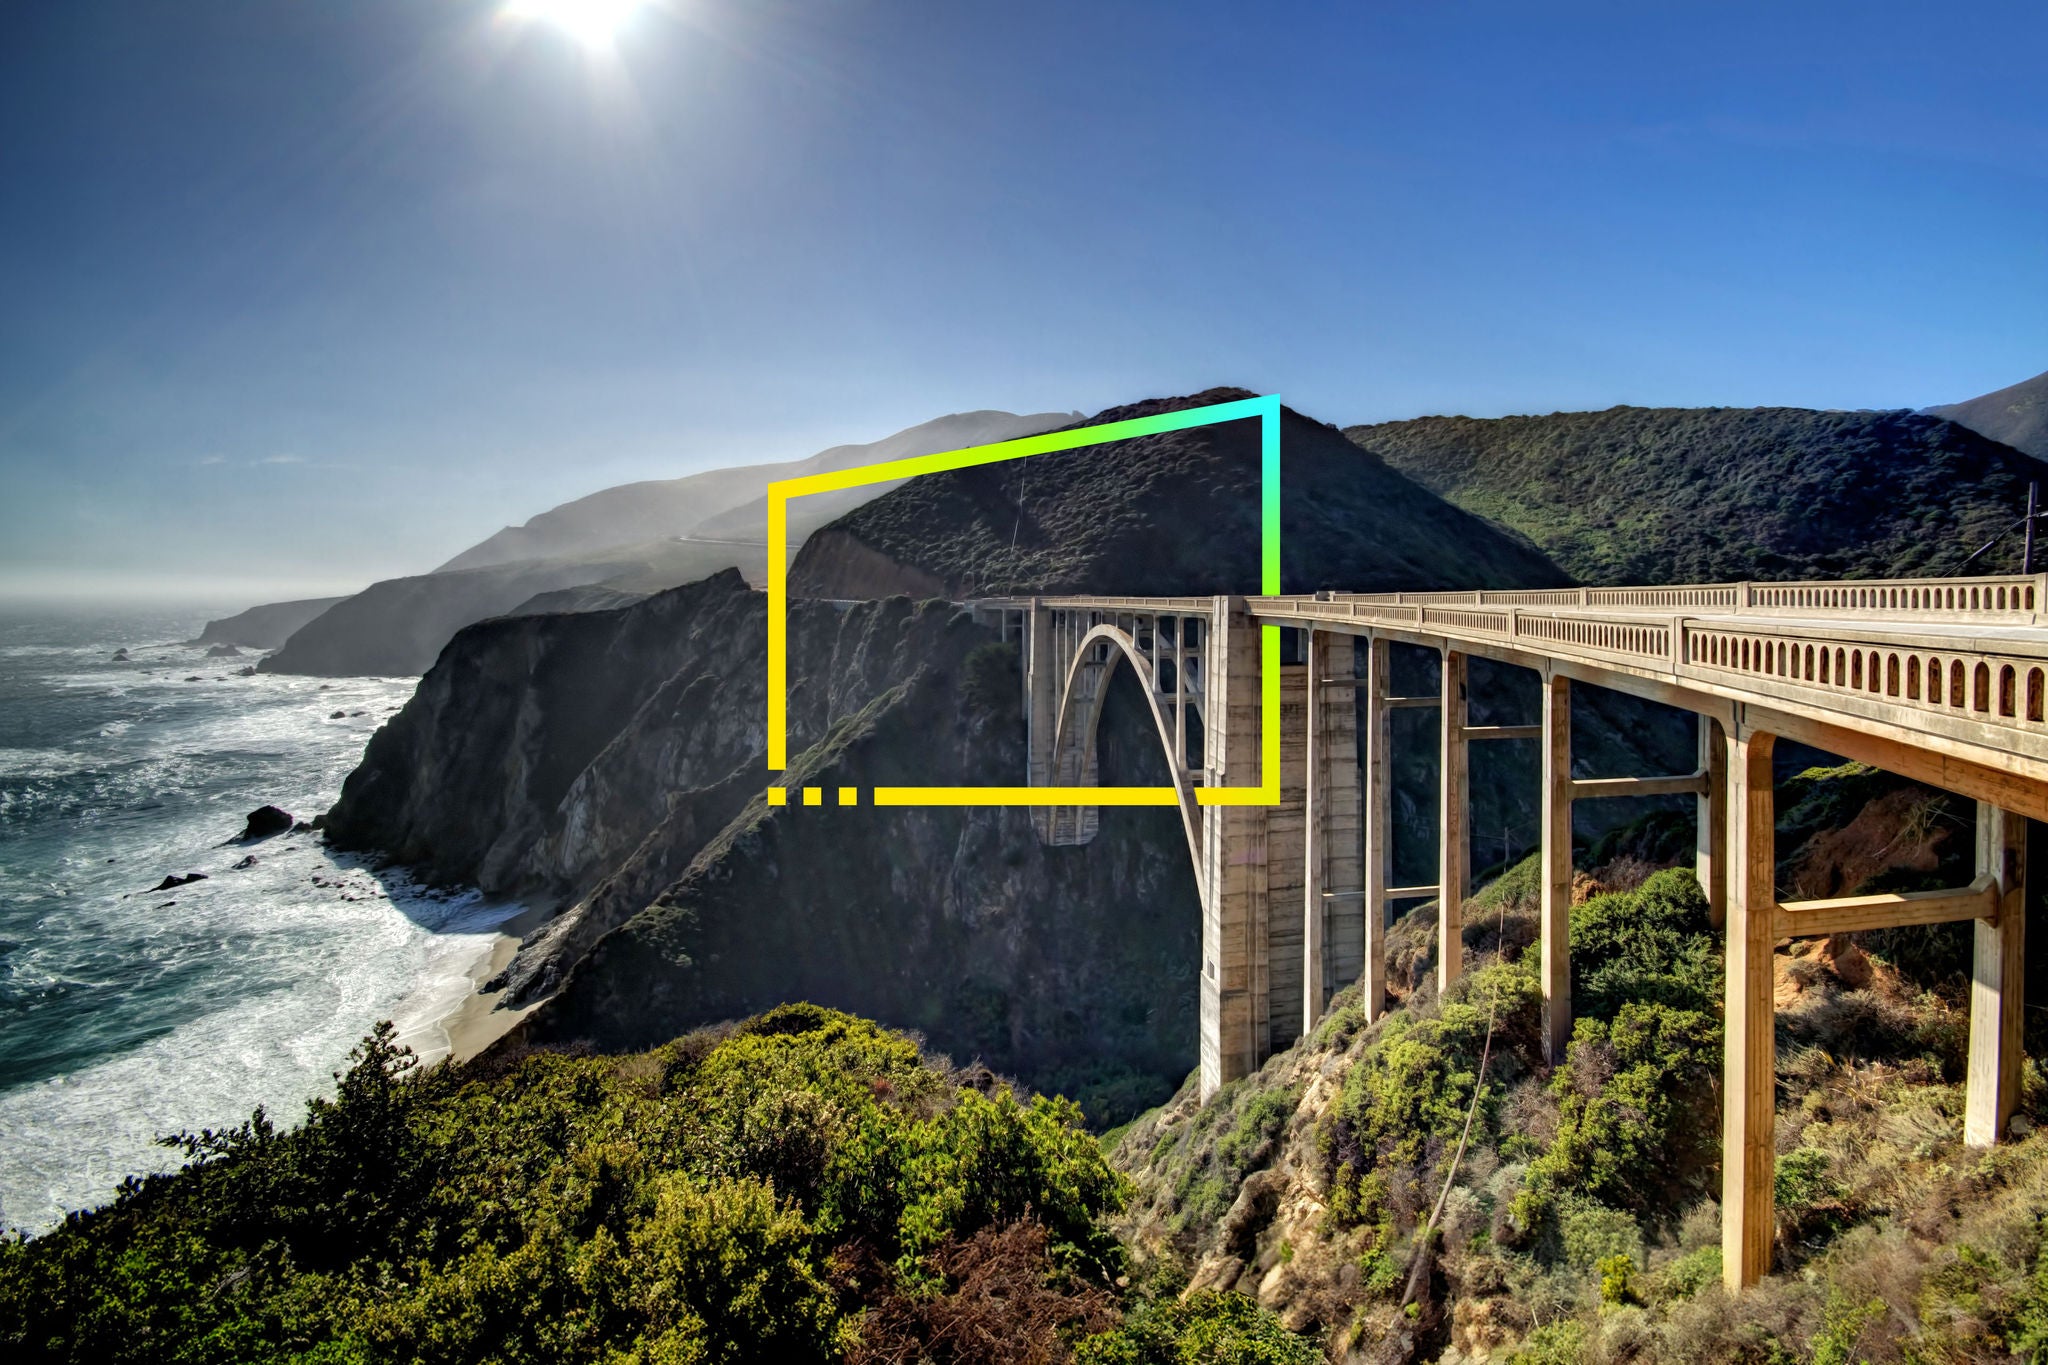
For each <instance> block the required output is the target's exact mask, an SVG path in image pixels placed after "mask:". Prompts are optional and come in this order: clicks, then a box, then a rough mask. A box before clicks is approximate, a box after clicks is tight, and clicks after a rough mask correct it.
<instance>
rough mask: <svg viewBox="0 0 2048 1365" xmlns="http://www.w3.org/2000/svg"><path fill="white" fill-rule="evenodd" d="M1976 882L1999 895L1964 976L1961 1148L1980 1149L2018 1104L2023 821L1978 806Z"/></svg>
mask: <svg viewBox="0 0 2048 1365" xmlns="http://www.w3.org/2000/svg"><path fill="white" fill-rule="evenodd" d="M1977 877H1978V880H1979V881H1981V882H1986V883H1988V884H1989V885H1990V886H1991V887H1992V888H1994V890H1995V892H1996V895H1997V906H1998V910H1997V915H1996V917H1995V918H1992V919H1980V920H1978V921H1976V925H1975V932H1976V942H1975V950H1974V953H1973V957H1974V961H1973V963H1972V970H1971V973H1970V1067H1969V1078H1968V1081H1967V1083H1966V1085H1965V1087H1964V1094H1963V1141H1964V1142H1965V1143H1966V1144H1968V1145H1969V1146H1972V1147H1985V1146H1989V1145H1991V1144H1992V1143H1995V1142H1998V1141H2000V1140H2002V1139H2003V1138H2004V1137H2005V1125H2006V1124H2007V1122H2009V1121H2010V1120H2011V1118H2012V1111H2013V1109H2014V1107H2015V1106H2017V1105H2018V1103H2019V1096H2020V1065H2021V1063H2022V1062H2023V1061H2024V1060H2025V1055H2026V1054H2025V1049H2024V1047H2023V1045H2022V1042H2021V1024H2022V1022H2023V1015H2024V991H2023V987H2024V985H2025V981H2026V961H2027V958H2026V952H2027V820H2026V817H2025V816H2023V815H2014V814H2012V813H2011V812H2010V811H2005V810H2000V809H1999V808H1998V807H1997V806H1994V805H1992V804H1991V803H1990V802H1988V801H1979V802H1978V803H1977Z"/></svg>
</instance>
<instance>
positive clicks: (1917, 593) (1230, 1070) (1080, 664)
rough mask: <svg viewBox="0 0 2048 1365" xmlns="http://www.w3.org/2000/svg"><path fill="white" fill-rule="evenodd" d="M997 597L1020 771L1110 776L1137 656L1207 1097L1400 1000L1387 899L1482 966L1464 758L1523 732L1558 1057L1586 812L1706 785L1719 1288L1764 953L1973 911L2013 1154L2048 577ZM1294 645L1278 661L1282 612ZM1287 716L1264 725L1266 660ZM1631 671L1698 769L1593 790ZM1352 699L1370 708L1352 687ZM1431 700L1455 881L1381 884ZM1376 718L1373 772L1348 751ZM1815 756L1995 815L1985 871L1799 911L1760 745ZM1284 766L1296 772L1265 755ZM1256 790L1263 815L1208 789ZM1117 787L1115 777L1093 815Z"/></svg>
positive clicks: (1978, 988)
mask: <svg viewBox="0 0 2048 1365" xmlns="http://www.w3.org/2000/svg"><path fill="white" fill-rule="evenodd" d="M971 605H972V606H973V607H974V609H975V610H976V612H977V614H979V615H982V616H983V617H984V618H985V619H990V620H992V621H994V622H997V623H1000V624H1001V626H1002V627H1003V629H1004V631H1005V634H1006V635H1008V634H1009V633H1010V632H1011V631H1013V630H1014V632H1015V637H1016V638H1017V639H1018V640H1019V641H1020V644H1021V646H1022V648H1023V650H1024V654H1025V668H1024V691H1025V714H1026V717H1027V723H1028V728H1029V731H1030V741H1029V750H1030V756H1031V757H1030V782H1031V784H1032V785H1033V786H1040V787H1065V788H1075V787H1090V786H1094V785H1096V781H1097V771H1096V754H1095V749H1096V729H1097V723H1098V721H1099V719H1100V715H1101V705H1102V701H1103V699H1104V697H1105V696H1106V695H1107V691H1108V682H1109V679H1110V678H1111V677H1112V676H1113V673H1114V671H1115V670H1116V669H1117V668H1118V667H1119V666H1123V665H1126V664H1127V665H1128V666H1129V667H1131V668H1132V669H1133V670H1134V672H1135V673H1136V675H1137V677H1138V681H1139V683H1140V685H1141V687H1142V689H1143V692H1144V695H1145V697H1146V699H1147V702H1148V705H1149V708H1150V713H1151V716H1152V719H1153V721H1154V724H1155V728H1156V729H1157V731H1158V734H1159V737H1160V741H1161V743H1162V745H1163V746H1164V748H1165V750H1166V753H1167V756H1168V759H1169V766H1170V768H1171V771H1172V773H1173V777H1174V793H1173V796H1174V799H1175V800H1176V801H1177V803H1178V805H1179V809H1180V815H1181V821H1182V826H1183V830H1184V832H1185V834H1186V837H1187V841H1188V846H1189V852H1190V855H1191V857H1192V858H1193V859H1194V862H1195V867H1196V872H1197V882H1198V885H1199V886H1200V888H1201V895H1202V967H1201V1002H1202V1008H1201V1034H1202V1036H1201V1085H1202V1091H1203V1094H1204V1096H1205V1097H1206V1096H1207V1095H1209V1094H1212V1093H1214V1091H1215V1090H1216V1089H1217V1088H1218V1087H1220V1086H1221V1085H1222V1084H1224V1083H1225V1082H1227V1081H1229V1080H1232V1079H1235V1078H1236V1077H1239V1076H1243V1075H1246V1074H1248V1073H1249V1072H1250V1071H1251V1070H1253V1069H1255V1068H1256V1067H1257V1066H1258V1064H1259V1063H1260V1062H1261V1061H1262V1060H1263V1059H1264V1058H1265V1057H1266V1056H1268V1055H1270V1054H1271V1053H1272V1052H1273V1051H1275V1050H1277V1049H1279V1048H1282V1047H1285V1046H1286V1045H1287V1044H1288V1043H1289V1042H1291V1041H1292V1040H1293V1039H1294V1038H1296V1037H1298V1036H1300V1035H1301V1034H1302V1033H1303V1032H1305V1031H1307V1030H1308V1029H1311V1028H1313V1027H1314V1025H1315V1023H1316V1021H1317V1019H1318V1018H1319V1017H1320V1015H1321V1013H1322V1011H1323V1008H1324V1006H1325V1005H1326V1003H1327V1002H1328V1000H1329V998H1330V997H1331V996H1332V995H1333V994H1334V993H1335V992H1336V991H1337V990H1339V989H1342V988H1344V987H1346V986H1348V985H1350V984H1352V983H1353V982H1355V981H1356V982H1362V991H1361V993H1362V997H1363V1003H1364V1007H1365V1009H1366V1012H1367V1014H1368V1016H1370V1017H1374V1018H1376V1017H1378V1016H1379V1015H1380V1014H1381V1013H1383V1012H1384V1010H1385V1007H1386V981H1385V942H1384V936H1385V927H1386V925H1387V923H1388V910H1389V907H1390V906H1391V905H1392V904H1393V903H1395V902H1397V901H1401V900H1409V901H1413V900H1418V899H1432V900H1434V901H1435V902H1436V906H1437V934H1438V946H1437V953H1436V969H1437V983H1436V984H1437V988H1438V989H1439V990H1441V989H1443V988H1445V987H1448V986H1449V985H1450V983H1451V982H1452V981H1453V980H1454V979H1455V978H1456V977H1457V975H1458V974H1459V971H1460V969H1461V965H1462V951H1461V945H1462V939H1463V919H1462V904H1463V900H1464V898H1465V896H1466V895H1467V894H1468V892H1469V890H1470V887H1469V882H1470V873H1471V869H1470V865H1469V864H1470V837H1469V832H1468V826H1467V820H1468V814H1469V780H1468V779H1469V763H1468V755H1469V748H1470V745H1471V744H1473V743H1475V742H1485V741H1493V740H1525V741H1531V742H1535V743H1537V744H1538V745H1539V746H1540V753H1541V765H1540V766H1541V773H1542V776H1541V779H1540V780H1541V787H1542V790H1541V807H1542V819H1541V826H1542V838H1541V846H1542V847H1541V854H1542V868H1543V875H1542V877H1541V926H1542V932H1541V942H1540V949H1539V951H1540V954H1541V963H1540V976H1541V981H1542V986H1543V1000H1544V1042H1545V1050H1546V1053H1547V1055H1549V1056H1550V1057H1551V1058H1552V1059H1553V1060H1557V1059H1560V1058H1561V1057H1562V1056H1563V1052H1564V1048H1565V1045H1566V1042H1567V1040H1568V1039H1569V1037H1570V1033H1571V995H1570V991H1571V971H1570V943H1569V926H1570V904H1571V871H1572V867H1571V828H1572V816H1571V810H1572V805H1573V803H1574V802H1576V801H1581V800H1592V799H1600V798H1606V797H1615V796H1652V795H1672V794H1690V795H1692V796H1694V797H1695V798H1696V801H1697V803H1698V813H1699V819H1698V830H1699V833H1698V840H1697V855H1696V858H1697V870H1698V872H1699V876H1700V880H1701V884H1702V886H1703V887H1704V889H1705V890H1706V893H1707V898H1708V902H1709V905H1710V907H1711V912H1712V915H1713V918H1714V922H1715V924H1716V925H1717V926H1719V927H1721V928H1722V930H1723V932H1724V933H1725V939H1726V942H1725V946H1726V962H1727V981H1726V996H1725V1014H1724V1024H1725V1029H1726V1037H1725V1042H1726V1048H1725V1056H1726V1061H1725V1067H1726V1074H1725V1084H1724V1087H1723V1109H1724V1113H1723V1152H1724V1161H1723V1164H1722V1184H1723V1192H1722V1193H1723V1197H1722V1211H1723V1217H1722V1235H1723V1251H1724V1257H1723V1266H1724V1273H1725V1275H1726V1277H1727V1279H1728V1281H1729V1283H1730V1284H1731V1285H1743V1284H1748V1283H1752V1282H1754V1281H1755V1280H1756V1279H1757V1278H1758V1277H1759V1276H1761V1275H1762V1274H1764V1273H1766V1272H1767V1271H1768V1270H1769V1267H1770V1259H1771V1250H1772V1237H1773V1231H1774V1222H1773V1209H1772V1177H1773V1173H1774V1165H1775V1149H1774V1127H1773V1121H1774V1116H1775V1068H1776V1045H1775V1040H1774V1019H1773V1009H1774V1007H1773V1001H1772V977H1771V957H1772V950H1773V946H1774V944H1775V943H1776V942H1777V941H1779V940H1780V939H1784V938H1791V937H1799V936H1803V935H1821V934H1829V933H1841V932H1849V931H1853V930H1857V929H1872V928H1880V927H1885V926H1890V925H1898V924H1925V923H1939V922H1944V921H1955V920H1970V921H1973V922H1974V926H1975V927H1974V936H1975V952H1974V977H1973V982H1972V989H1971V1010H1970V1052H1969V1070H1968V1083H1967V1095H1966V1102H1965V1120H1964V1140H1965V1142H1967V1143H1970V1144H1972V1145H1986V1144H1990V1143H1995V1142H1997V1141H1998V1140H2000V1138H2001V1137H2002V1136H2003V1135H2004V1133H2005V1129H2006V1125H2007V1122H2008V1120H2009V1119H2010V1118H2011V1116H2012V1112H2013V1109H2014V1106H2015V1104H2016V1102H2017V1099H2018V1095H2019V1084H2020V1064H2021V1061H2022V1055H2021V1048H2020V1021H2021V1013H2022V1000H2021V992H2020V984H2021V974H2022V966H2023V963H2024V952H2025V928H2026V925H2025V915H2024V906H2025V897H2026V868H2025V850H2026V822H2027V821H2028V820H2029V819H2033V820H2048V720H2044V707H2048V575H2030V576H2009V577H1996V578H1973V579H1910V580H1885V581H1878V580H1850V581H1835V582H1810V583H1728V584H1698V585H1686V586H1675V587H1650V588H1569V589H1558V590H1549V591H1521V590H1516V591H1491V592H1488V591H1478V592H1458V593H1317V594H1315V595H1313V596H1283V597H1184V598H1137V597H1042V598H992V599H983V600H980V601H977V602H975V603H973V604H971ZM1266 627H1279V628H1281V629H1282V631H1284V632H1294V633H1295V634H1294V637H1293V639H1294V643H1296V644H1297V645H1298V646H1299V647H1298V648H1295V649H1291V650H1289V651H1287V653H1286V654H1285V655H1283V654H1282V653H1280V652H1279V651H1266V650H1262V648H1261V636H1262V635H1263V634H1265V631H1264V630H1263V628H1266ZM1396 645H1402V646H1411V647H1421V648H1424V649H1427V650H1430V651H1433V652H1434V653H1436V654H1437V655H1438V656H1439V658H1440V660H1441V665H1440V668H1439V677H1440V684H1439V687H1438V689H1437V691H1436V693H1435V694H1434V695H1429V696H1420V697H1418V696H1396V695H1393V694H1392V693H1391V692H1390V689H1389V677H1390V670H1389V663H1390V658H1391V650H1392V648H1393V647H1394V646H1396ZM1473 657H1481V658H1487V659H1492V660H1497V661H1499V662H1502V663H1505V664H1510V665H1518V666H1522V667H1526V668H1529V669H1531V670H1533V671H1534V672H1535V673H1536V674H1537V676H1538V677H1539V678H1540V680H1541V684H1542V686H1541V698H1542V700H1541V703H1540V708H1539V709H1540V715H1539V716H1537V717H1536V718H1535V719H1534V721H1533V722H1532V723H1530V724H1526V725H1506V726H1474V725H1471V724H1469V723H1468V716H1467V708H1466V679H1467V661H1468V660H1469V659H1470V658H1473ZM1282 659H1291V660H1292V662H1281V663H1280V664H1279V669H1278V671H1279V674H1280V678H1279V687H1278V694H1279V703H1280V704H1279V719H1280V727H1279V728H1280V734H1279V736H1278V743H1277V745H1273V744H1272V737H1270V736H1264V735H1262V731H1261V715H1262V708H1261V702H1262V700H1263V689H1264V686H1265V680H1264V678H1263V676H1262V675H1263V670H1264V668H1265V665H1266V662H1267V661H1269V660H1275V661H1277V660H1282ZM1574 684H1587V685H1593V686H1599V687H1607V688H1612V689H1614V690H1617V691H1621V692H1627V693H1631V694H1633V695H1636V696H1640V697H1646V698H1649V699H1650V700H1653V701H1657V702H1661V703H1665V704H1667V705H1670V706H1675V707H1679V708H1682V709H1684V710H1687V711H1691V712H1693V713H1694V714H1695V715H1697V716H1698V718H1699V762H1698V766H1697V768H1696V770H1695V771H1693V772H1690V773H1682V774H1672V775H1668V776H1652V777H1623V778H1590V779H1589V778H1582V777H1578V776H1575V775H1574V773H1573V771H1572V753H1571V689H1572V687H1573V685H1574ZM1354 697H1355V698H1356V699H1357V700H1356V702H1355V703H1354V700H1353V699H1354ZM1415 706H1426V707H1432V708H1436V709H1438V710H1439V711H1440V713H1441V714H1442V715H1444V716H1445V717H1447V718H1449V720H1450V722H1451V723H1448V724H1444V725H1441V726H1440V727H1439V740H1438V763H1437V766H1438V773H1439V783H1440V789H1441V790H1440V802H1439V830H1438V841H1437V842H1438V850H1437V853H1438V856H1437V868H1438V875H1437V881H1436V882H1435V884H1433V885H1428V886H1410V887H1401V886H1390V885H1388V881H1387V869H1388V866H1389V862H1390V859H1389V852H1390V846H1391V835H1392V820H1391V795H1390V774H1391V764H1390V762H1389V751H1390V749H1391V746H1392V740H1393V732H1392V728H1391V726H1390V725H1389V723H1388V717H1389V715H1390V714H1391V713H1392V711H1394V710H1396V709H1400V708H1403V707H1415ZM1361 724H1362V725H1363V726H1364V729H1365V740H1366V742H1365V744H1364V745H1363V746H1362V749H1363V753H1364V755H1365V758H1364V763H1363V766H1362V768H1361V765H1360V762H1359V753H1360V751H1361V746H1360V745H1359V744H1358V738H1359V735H1358V730H1359V727H1360V725H1361ZM1781 736H1782V737H1785V738H1788V739H1792V740H1796V741H1798V742H1801V743H1805V744H1810V745H1813V746H1814V747H1816V748H1820V749H1824V750H1827V751H1829V752H1832V753H1837V754H1841V755H1843V756H1845V757H1848V758H1853V759H1858V760H1861V761H1864V762H1867V763H1871V764H1874V765H1876V766H1878V767H1882V768H1885V769H1888V770H1890V771H1892V772H1895V773H1898V774H1901V775H1902V776H1906V777H1910V778H1914V779H1916V780H1919V781H1923V782H1926V783H1928V784H1930V785H1933V786H1936V787H1940V788H1943V789H1945V790H1948V791H1952V792H1955V793H1957V794H1959V795H1962V796H1966V797H1970V798H1974V799H1975V800H1976V801H1977V802H1978V818H1977V865H1976V873H1977V875H1976V877H1975V879H1974V880H1973V881H1972V882H1971V884H1970V885H1968V886H1965V887H1957V888H1953V889H1950V890H1946V891H1938V892H1924V893H1914V894H1908V895H1880V896H1856V897H1843V898H1836V899H1832V900H1825V901H1804V902H1786V903H1781V902H1779V901H1778V899H1777V891H1776V880H1775V870H1776V849H1775V843H1774V837H1773V824H1774V815H1775V812H1774V809H1773V797H1772V772H1771V753H1772V747H1773V745H1774V743H1775V742H1776V740H1777V739H1778V738H1779V737H1781ZM1268 756H1274V757H1277V760H1278V769H1279V772H1278V781H1277V783H1276V782H1273V781H1272V780H1271V779H1272V777H1273V774H1271V773H1268V772H1267V771H1265V765H1266V762H1267V759H1268ZM1262 786H1263V787H1265V788H1266V794H1265V795H1264V796H1263V797H1261V798H1260V799H1259V800H1258V802H1257V803H1256V804H1246V803H1243V802H1242V801H1233V802H1228V803H1226V802H1225V801H1223V800H1218V799H1216V798H1219V797H1222V796H1224V795H1225V793H1220V792H1215V791H1212V792H1210V793H1209V795H1208V797H1206V798H1205V797H1204V796H1203V794H1202V793H1203V789H1205V788H1230V789H1243V788H1260V787H1262ZM1116 799H1117V798H1116V797H1115V796H1114V795H1113V794H1111V793H1109V792H1105V794H1104V803H1105V804H1107V803H1110V802H1111V801H1114V800H1116ZM1097 815H1098V812H1097V810H1096V808H1095V807H1094V806H1092V805H1087V804H1077V805H1073V806H1049V807H1045V808H1043V809H1041V810H1039V811H1038V812H1037V818H1038V821H1039V826H1038V827H1039V832H1040V836H1041V837H1042V838H1043V839H1045V840H1046V841H1047V842H1049V843H1056V844H1084V843H1086V842H1088V841H1089V840H1090V839H1092V838H1093V837H1094V834H1095V831H1096V825H1097Z"/></svg>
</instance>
